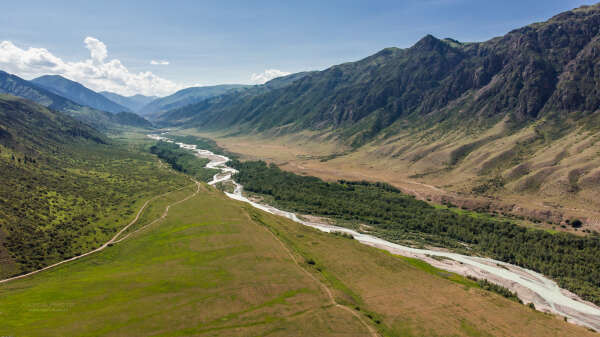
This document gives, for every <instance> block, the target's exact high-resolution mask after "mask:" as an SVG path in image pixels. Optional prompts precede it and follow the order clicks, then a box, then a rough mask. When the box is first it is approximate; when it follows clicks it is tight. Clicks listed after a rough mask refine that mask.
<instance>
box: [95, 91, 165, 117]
mask: <svg viewBox="0 0 600 337" xmlns="http://www.w3.org/2000/svg"><path fill="white" fill-rule="evenodd" d="M99 94H100V95H103V96H104V97H106V98H108V99H109V100H111V101H113V102H115V103H117V104H120V105H122V106H124V107H126V108H128V109H130V110H131V111H132V112H136V113H137V112H139V110H140V109H141V108H142V107H143V106H145V105H146V104H148V103H150V102H152V101H154V100H155V99H158V98H160V97H158V96H144V95H141V94H136V95H132V96H123V95H119V94H117V93H114V92H110V91H101V92H99Z"/></svg>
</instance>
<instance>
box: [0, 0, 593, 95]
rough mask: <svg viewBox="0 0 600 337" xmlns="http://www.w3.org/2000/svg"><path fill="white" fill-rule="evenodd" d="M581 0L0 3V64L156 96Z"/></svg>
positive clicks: (518, 21)
mask: <svg viewBox="0 0 600 337" xmlns="http://www.w3.org/2000/svg"><path fill="white" fill-rule="evenodd" d="M593 3H594V1H586V0H578V1H574V0H535V1H534V0H504V1H488V0H381V1H376V0H371V1H354V0H344V1H338V0H318V1H313V0H304V1H292V0H289V1H281V0H279V1H260V0H252V1H248V0H245V1H228V0H221V1H200V0H196V1H179V0H170V1H152V0H145V1H112V0H103V1H82V0H80V1H61V0H54V1H47V0H45V1H37V0H27V1H6V2H5V3H3V4H2V15H1V16H0V28H1V29H0V69H1V70H4V71H7V72H9V73H13V74H15V75H18V76H21V77H23V78H25V79H32V78H35V77H37V76H40V75H45V74H58V75H62V76H65V77H67V78H69V79H71V80H75V81H78V82H80V83H82V84H84V85H85V86H87V87H89V88H91V89H93V90H96V91H102V90H107V91H113V92H116V93H119V94H123V95H133V94H138V93H139V94H144V95H158V96H165V95H168V94H171V93H173V92H175V91H177V90H179V89H182V88H185V87H190V86H204V85H216V84H225V83H243V84H252V83H254V84H258V83H263V82H265V81H267V80H269V79H272V78H274V77H277V76H282V75H285V74H289V73H294V72H299V71H305V70H322V69H326V68H328V67H330V66H332V65H335V64H340V63H344V62H350V61H356V60H359V59H361V58H364V57H366V56H369V55H371V54H373V53H375V52H377V51H379V50H381V49H383V48H386V47H400V48H406V47H410V46H411V45H413V44H414V43H415V42H417V41H418V40H419V39H420V38H422V37H423V36H425V35H427V34H432V35H434V36H436V37H439V38H446V37H451V38H454V39H457V40H459V41H465V42H472V41H485V40H488V39H490V38H492V37H495V36H500V35H504V34H506V33H507V32H509V31H511V30H513V29H516V28H519V27H522V26H524V25H527V24H530V23H532V22H539V21H544V20H547V19H549V18H550V17H552V16H554V15H556V14H558V13H560V12H562V11H565V10H569V9H572V8H575V7H579V6H581V5H586V4H588V5H589V4H593Z"/></svg>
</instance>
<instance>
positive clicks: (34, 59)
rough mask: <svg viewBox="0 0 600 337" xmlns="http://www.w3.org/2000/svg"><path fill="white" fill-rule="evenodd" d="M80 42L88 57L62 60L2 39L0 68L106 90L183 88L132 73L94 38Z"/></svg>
mask: <svg viewBox="0 0 600 337" xmlns="http://www.w3.org/2000/svg"><path fill="white" fill-rule="evenodd" d="M84 43H85V47H86V48H87V49H89V51H90V58H89V59H87V60H82V61H76V62H65V61H63V60H62V59H61V58H59V57H57V56H55V55H53V54H52V53H51V52H49V51H48V50H47V49H45V48H33V47H30V48H27V49H21V48H19V47H17V46H15V45H14V44H13V43H12V42H11V41H2V42H0V69H2V70H5V71H7V72H9V73H13V74H16V75H18V76H21V77H25V78H29V79H31V78H34V77H37V76H41V75H61V76H64V77H66V78H68V79H70V80H73V81H77V82H80V83H81V84H83V85H85V86H86V87H89V88H90V89H93V90H96V91H103V90H107V91H112V92H116V93H119V94H122V95H133V94H143V95H158V96H165V95H168V94H171V93H173V92H175V91H177V90H179V89H182V88H183V86H181V85H180V84H177V83H175V82H173V81H170V80H167V79H164V78H161V77H159V76H157V75H155V74H153V73H152V72H150V71H143V72H139V73H133V72H130V71H129V70H128V69H127V68H126V67H125V66H124V65H123V64H122V63H121V61H119V60H117V59H112V60H109V59H108V50H107V48H106V45H105V44H104V43H103V42H102V41H100V40H98V39H96V38H93V37H86V38H85V40H84ZM158 62H166V61H158ZM161 64H164V63H161ZM166 64H168V62H167V63H166Z"/></svg>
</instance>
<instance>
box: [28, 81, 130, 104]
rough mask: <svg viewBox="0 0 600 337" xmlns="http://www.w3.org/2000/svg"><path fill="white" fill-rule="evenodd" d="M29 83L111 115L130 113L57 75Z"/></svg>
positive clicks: (99, 95)
mask: <svg viewBox="0 0 600 337" xmlns="http://www.w3.org/2000/svg"><path fill="white" fill-rule="evenodd" d="M31 82H32V83H35V84H37V85H38V86H40V87H42V88H44V89H46V90H48V91H51V92H53V93H55V94H57V95H60V96H63V97H65V98H68V99H70V100H71V101H73V102H75V103H77V104H80V105H85V106H89V107H91V108H94V109H98V110H102V111H107V112H112V113H117V112H123V111H127V112H131V110H130V109H129V108H126V107H124V106H122V105H119V104H117V103H115V102H113V101H111V100H110V99H108V98H106V97H104V96H103V95H101V94H99V93H97V92H95V91H92V90H90V89H88V88H86V87H84V86H83V85H81V84H79V83H77V82H74V81H71V80H69V79H66V78H64V77H62V76H59V75H45V76H41V77H38V78H34V79H33V80H31Z"/></svg>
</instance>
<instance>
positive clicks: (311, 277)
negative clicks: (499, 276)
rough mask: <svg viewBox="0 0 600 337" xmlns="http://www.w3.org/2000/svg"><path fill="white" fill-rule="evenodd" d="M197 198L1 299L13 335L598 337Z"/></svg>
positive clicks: (254, 213)
mask: <svg viewBox="0 0 600 337" xmlns="http://www.w3.org/2000/svg"><path fill="white" fill-rule="evenodd" d="M194 189H195V186H190V187H189V188H186V189H183V190H180V191H178V192H174V193H171V194H168V195H166V196H164V197H163V198H160V199H157V200H156V201H154V202H153V203H152V204H151V205H150V206H149V208H148V210H147V213H145V214H144V215H142V217H141V219H140V221H141V222H140V224H139V225H137V226H136V228H133V230H134V231H132V232H131V235H129V236H128V237H127V238H126V239H125V240H123V241H119V242H117V243H115V244H114V245H113V246H111V247H108V248H107V249H105V250H104V251H101V252H98V253H97V254H92V255H90V256H86V257H84V258H82V259H80V260H77V261H73V262H71V263H67V264H64V265H61V266H59V267H57V268H55V269H51V270H48V271H45V272H42V273H39V274H36V275H33V276H31V277H29V278H25V279H20V280H15V281H11V282H8V283H5V284H2V285H0V321H1V322H2V324H1V326H0V335H9V336H97V335H103V336H200V335H202V336H216V335H226V336H266V335H269V336H295V335H298V336H300V335H302V336H369V335H372V334H373V332H372V331H377V334H380V335H385V336H422V335H428V336H507V335H510V336H586V335H590V336H593V335H594V334H593V333H591V332H589V331H588V330H586V329H584V328H581V327H578V326H575V325H572V324H568V323H566V322H564V321H563V320H562V319H560V318H558V317H555V316H552V315H548V314H544V313H541V312H538V311H535V310H531V309H529V308H527V307H525V306H523V305H520V304H518V303H515V302H513V301H510V300H507V299H505V298H503V297H501V296H499V295H496V294H494V293H490V292H487V291H483V290H480V289H477V288H476V287H473V286H471V283H469V282H468V281H467V280H465V279H463V278H461V277H458V276H452V277H449V276H448V274H447V273H445V272H442V271H440V270H437V269H434V268H431V267H429V266H427V265H424V264H422V263H417V262H415V261H412V260H410V259H405V258H401V257H398V256H394V255H391V254H389V253H387V252H384V251H381V250H378V249H375V248H372V247H367V246H364V245H362V244H360V243H358V242H356V241H355V240H350V239H348V238H344V237H341V236H335V235H332V234H327V233H322V232H319V231H317V230H315V229H311V228H307V227H305V226H302V225H300V224H297V223H294V222H291V221H289V220H287V219H284V218H281V217H276V216H273V215H269V214H267V213H263V212H261V211H258V210H255V209H253V208H251V207H250V206H248V205H246V204H243V203H240V202H236V201H232V200H229V199H228V198H227V197H226V196H225V195H224V194H223V193H221V192H219V191H217V190H215V189H214V188H211V187H208V186H207V185H204V184H203V185H202V186H201V189H200V193H198V194H196V195H194V196H193V197H191V198H188V197H190V195H192V193H193V192H194ZM186 198H188V199H186ZM184 199H186V200H185V201H183V202H181V203H178V204H177V205H174V206H172V207H171V208H170V209H169V213H168V214H167V216H166V217H165V218H164V219H163V220H160V221H156V222H153V220H154V219H156V218H158V217H160V216H161V214H163V212H164V209H165V206H166V205H169V204H172V203H174V202H177V201H179V200H184ZM148 223H152V224H151V225H149V226H147V227H143V226H144V225H145V224H148ZM136 230H137V231H136ZM329 294H331V296H332V297H333V298H334V299H335V302H332V300H331V297H330V295H329ZM334 303H338V304H340V305H335V304H334Z"/></svg>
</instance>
